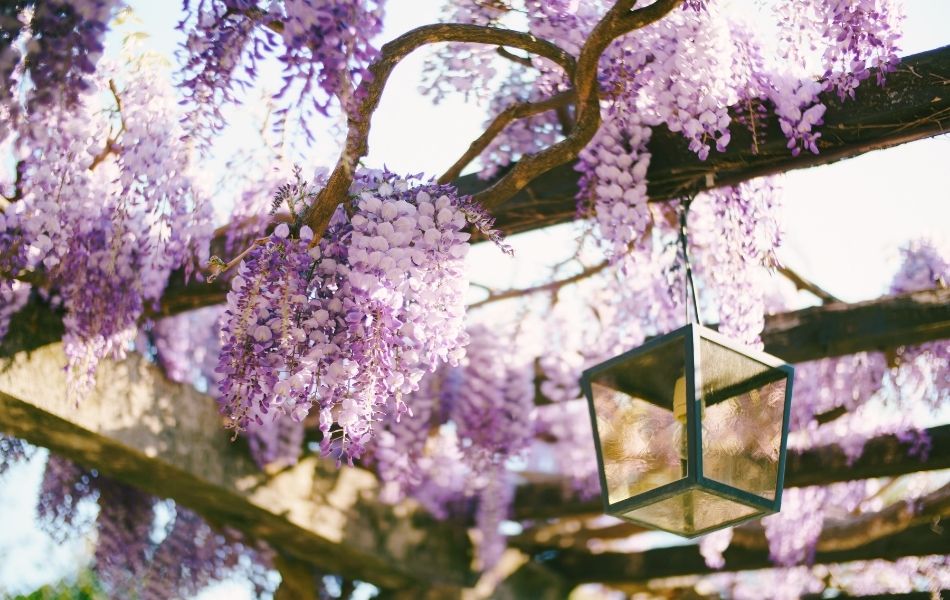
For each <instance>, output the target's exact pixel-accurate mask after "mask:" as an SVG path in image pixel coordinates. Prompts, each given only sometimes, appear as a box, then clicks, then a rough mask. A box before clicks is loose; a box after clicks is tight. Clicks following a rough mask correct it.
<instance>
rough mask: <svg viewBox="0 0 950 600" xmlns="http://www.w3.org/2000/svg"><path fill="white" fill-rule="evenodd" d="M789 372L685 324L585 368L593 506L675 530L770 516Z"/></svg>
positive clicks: (778, 484) (777, 501) (784, 434)
mask: <svg viewBox="0 0 950 600" xmlns="http://www.w3.org/2000/svg"><path fill="white" fill-rule="evenodd" d="M793 375H794V370H793V368H792V367H791V366H790V365H788V364H786V363H785V362H784V361H782V360H781V359H778V358H776V357H774V356H771V355H769V354H765V353H763V352H758V351H756V350H752V349H749V348H746V347H743V346H742V345H740V344H738V343H736V342H735V341H733V340H730V339H729V338H727V337H725V336H723V335H720V334H719V333H717V332H716V331H713V330H711V329H708V328H706V327H703V326H701V325H698V324H696V323H690V324H688V325H686V326H685V327H682V328H680V329H677V330H676V331H673V332H671V333H669V334H666V335H663V336H659V337H657V338H654V339H652V340H650V341H649V342H647V343H646V344H644V345H643V346H640V347H639V348H635V349H633V350H630V351H629V352H626V353H624V354H622V355H620V356H617V357H615V358H612V359H610V360H608V361H606V362H604V363H601V364H599V365H597V366H594V367H592V368H590V369H588V370H586V371H585V372H584V374H583V376H582V378H581V387H582V389H583V391H584V394H585V395H586V396H587V399H588V403H589V406H590V413H591V421H592V422H593V425H594V443H595V446H596V449H597V461H598V466H599V471H600V482H601V495H602V497H603V502H604V512H606V513H607V514H610V515H613V516H616V517H619V518H621V519H625V520H627V521H631V522H634V523H637V524H640V525H644V526H646V527H650V528H654V529H660V530H663V531H668V532H670V533H675V534H677V535H681V536H684V537H696V536H699V535H703V534H706V533H709V532H710V531H714V530H716V529H721V528H723V527H728V526H731V525H735V524H737V523H740V522H742V521H746V520H749V519H753V518H758V517H761V516H763V515H767V514H770V513H774V512H778V510H779V508H780V507H781V502H782V483H783V480H784V475H785V455H786V443H787V439H788V423H789V408H790V405H791V398H792V379H793Z"/></svg>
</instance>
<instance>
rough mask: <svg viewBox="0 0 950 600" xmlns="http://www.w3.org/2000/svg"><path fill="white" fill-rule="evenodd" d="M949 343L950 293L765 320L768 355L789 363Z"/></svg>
mask: <svg viewBox="0 0 950 600" xmlns="http://www.w3.org/2000/svg"><path fill="white" fill-rule="evenodd" d="M946 338H950V288H943V289H934V290H925V291H921V292H913V293H910V294H903V295H900V296H889V297H884V298H878V299H875V300H868V301H866V302H855V303H850V304H849V303H845V302H833V303H829V304H823V305H821V306H815V307H812V308H806V309H804V310H799V311H795V312H790V313H784V314H780V315H772V316H769V317H766V318H765V330H764V331H763V332H762V341H763V342H764V343H765V351H766V352H768V353H769V354H774V355H775V356H779V357H781V358H782V359H783V360H785V361H787V362H790V363H800V362H806V361H809V360H816V359H818V358H827V357H831V356H844V355H847V354H854V353H855V352H866V351H874V350H881V351H883V350H888V349H890V348H895V347H897V346H904V345H908V346H909V345H913V344H920V343H923V342H927V341H931V340H940V339H946Z"/></svg>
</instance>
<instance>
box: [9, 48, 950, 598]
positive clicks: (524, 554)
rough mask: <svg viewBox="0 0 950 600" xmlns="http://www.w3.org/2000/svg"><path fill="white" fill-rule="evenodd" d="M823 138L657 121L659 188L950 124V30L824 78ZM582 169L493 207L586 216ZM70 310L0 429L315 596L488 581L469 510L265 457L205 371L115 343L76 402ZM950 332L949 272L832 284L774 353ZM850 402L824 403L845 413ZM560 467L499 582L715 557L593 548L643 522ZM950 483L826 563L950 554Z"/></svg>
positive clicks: (574, 578) (779, 321)
mask: <svg viewBox="0 0 950 600" xmlns="http://www.w3.org/2000/svg"><path fill="white" fill-rule="evenodd" d="M822 100H823V101H824V102H825V103H826V104H827V105H828V110H827V113H826V114H825V119H824V120H825V124H824V126H823V128H822V130H821V131H822V133H823V136H822V138H821V142H820V144H819V145H820V148H821V154H819V155H811V154H807V153H803V154H802V155H800V156H798V157H792V156H791V155H790V154H789V152H788V150H787V149H786V147H785V141H784V140H785V138H784V136H783V135H782V134H781V132H780V130H779V128H778V124H777V121H775V120H773V121H772V122H770V123H769V127H768V131H767V134H766V140H767V141H766V142H765V143H764V144H762V145H759V146H758V147H757V148H753V144H752V140H751V138H750V137H749V136H748V134H747V133H745V132H744V130H742V128H735V129H736V131H735V132H734V135H733V139H732V142H731V144H730V146H729V149H728V151H727V152H724V153H718V154H717V153H714V154H712V155H710V157H709V159H708V160H706V161H699V160H698V159H697V158H696V157H695V155H694V154H693V153H692V152H690V151H689V150H688V149H687V147H686V142H685V141H684V140H683V139H682V138H681V137H680V136H678V135H676V134H673V133H671V132H668V131H665V130H658V131H655V132H654V135H653V137H652V141H651V143H650V151H651V153H652V155H653V160H652V162H651V166H650V170H649V174H648V177H649V181H650V185H649V192H650V196H651V199H652V200H654V201H663V200H667V199H670V198H674V197H679V196H682V195H683V194H687V193H693V192H697V191H701V190H705V189H710V188H714V187H716V186H721V185H730V184H735V183H738V182H741V181H744V180H747V179H750V178H753V177H758V176H762V175H767V174H771V173H778V172H783V171H788V170H792V169H799V168H805V167H809V166H814V165H820V164H828V163H831V162H834V161H837V160H841V159H845V158H848V157H852V156H856V155H859V154H862V153H865V152H869V151H871V150H875V149H880V148H887V147H891V146H895V145H898V144H902V143H905V142H909V141H913V140H917V139H922V138H926V137H931V136H935V135H939V134H941V133H944V132H947V131H948V130H950V47H944V48H940V49H936V50H932V51H929V52H925V53H922V54H917V55H914V56H911V57H907V58H906V59H905V60H904V61H903V63H902V64H901V65H900V66H899V67H898V68H897V71H896V72H895V73H892V74H891V75H889V77H888V84H887V86H886V87H885V88H878V87H876V86H874V85H873V84H865V85H863V86H861V87H860V88H859V89H858V92H857V98H856V99H855V100H848V101H846V102H841V101H839V100H838V99H837V97H835V96H832V95H826V97H824V98H823V99H822ZM458 183H459V185H460V187H461V188H462V189H463V190H464V191H466V192H474V191H477V190H478V189H481V188H482V187H483V186H485V185H486V183H485V182H480V181H479V180H477V179H476V178H474V177H473V176H465V177H462V178H461V179H460V180H459V181H458ZM576 191H577V175H576V173H575V172H574V171H573V170H572V168H571V167H570V166H565V167H562V168H557V169H554V170H553V171H550V172H549V173H547V174H546V175H544V176H543V177H541V178H539V179H538V180H536V181H535V182H533V183H532V184H530V185H529V186H528V187H527V188H525V189H524V190H523V191H522V192H521V193H520V194H519V195H518V196H517V197H516V198H515V199H513V200H512V201H510V202H508V203H507V204H505V205H504V206H502V207H501V208H500V209H499V210H498V211H496V216H497V219H498V226H499V227H500V228H501V229H502V230H503V231H505V232H507V233H516V232H521V231H527V230H531V229H537V228H541V227H546V226H550V225H553V224H556V223H561V222H565V221H569V220H572V219H574V218H575V216H576V215H575V201H574V195H575V193H576ZM182 281H183V279H182V278H181V277H176V278H175V279H174V280H173V282H172V284H171V285H170V286H169V288H168V290H167V293H166V295H165V297H164V298H163V300H162V304H161V308H160V310H159V311H158V314H166V315H167V314H175V313H178V312H182V311H185V310H190V309H193V308H198V307H201V306H207V305H211V304H215V303H219V302H221V301H223V297H224V289H223V288H222V287H220V286H219V285H210V284H202V283H197V284H196V283H189V284H187V285H186V284H184V283H182ZM826 300H830V299H826ZM61 320H62V315H61V314H59V313H57V312H56V311H54V310H51V309H50V308H49V307H48V306H46V305H45V304H43V303H42V302H40V301H39V300H37V299H36V298H34V299H33V300H31V302H30V303H29V304H28V305H27V307H26V308H25V309H24V310H23V311H22V312H21V313H19V314H18V315H16V316H15V317H14V319H13V322H12V323H11V327H10V335H9V336H8V337H7V339H6V340H5V341H4V342H3V344H2V345H0V356H2V357H5V359H6V361H5V362H7V363H8V364H7V365H6V368H4V369H2V370H0V431H2V432H4V433H7V434H10V435H14V436H16V437H19V438H22V439H24V440H26V441H28V442H30V443H33V444H36V445H40V446H44V447H47V448H49V449H50V450H52V451H54V452H57V453H60V454H62V455H64V456H66V457H68V458H70V459H71V460H74V461H76V462H77V463H79V464H81V465H83V466H85V467H87V468H93V469H96V470H98V471H100V472H102V473H104V474H106V475H109V476H111V477H114V478H116V479H118V480H121V481H123V482H126V483H129V484H131V485H134V486H136V487H139V488H141V489H142V490H145V491H147V492H149V493H151V494H154V495H156V496H159V497H162V498H170V499H173V500H174V501H175V502H178V503H180V504H181V505H183V506H186V507H188V508H191V509H193V510H195V511H196V512H198V513H200V514H201V515H203V516H204V517H205V518H207V519H208V520H209V521H210V522H212V523H216V524H221V525H228V526H230V527H234V528H237V529H239V530H242V531H244V532H246V533H247V534H249V535H250V536H252V537H253V538H257V539H261V540H265V541H267V542H268V543H269V544H270V545H271V546H272V547H273V548H274V549H275V550H276V551H277V552H278V554H279V556H280V560H279V561H278V566H279V568H280V571H281V573H282V576H283V579H284V583H283V584H282V586H281V588H280V591H279V592H278V595H279V596H283V597H287V598H304V599H305V598H308V597H312V594H313V592H312V590H307V589H306V586H305V585H304V584H303V582H304V581H306V580H307V578H308V573H309V571H310V569H311V568H317V569H319V570H320V571H321V572H325V573H339V574H342V575H344V576H345V577H347V578H351V579H358V580H363V581H367V582H370V583H373V584H375V585H377V586H378V587H380V588H381V589H382V590H383V591H384V594H386V595H387V596H388V597H400V598H456V597H460V595H461V594H462V591H463V590H464V589H466V588H469V587H471V586H472V585H474V584H475V582H476V574H475V573H474V572H473V570H472V567H471V563H472V548H471V543H470V541H469V537H468V533H467V528H468V526H469V525H470V523H465V522H459V521H451V520H449V521H438V520H436V519H434V518H433V517H432V516H431V515H429V514H427V513H426V512H425V511H424V510H423V509H422V508H420V507H419V506H418V505H417V504H415V503H413V502H411V501H407V502H404V503H402V504H399V505H396V506H389V505H385V504H382V503H380V502H379V501H378V500H377V497H378V490H379V484H378V481H377V479H376V476H375V475H374V474H373V473H371V472H370V471H367V470H365V469H361V468H352V467H342V468H337V467H336V466H335V465H333V464H332V463H330V462H328V461H325V460H323V459H321V458H319V457H316V456H307V457H305V458H304V459H302V460H301V461H300V462H299V463H298V464H297V465H295V466H293V467H289V468H286V469H283V470H281V471H279V472H276V473H264V472H262V471H261V470H260V469H258V468H257V466H256V465H255V464H254V463H253V461H252V460H251V459H250V456H249V454H248V452H247V449H246V448H245V447H244V446H243V445H242V444H240V443H231V442H229V441H228V434H227V433H226V432H224V431H223V430H222V428H221V423H220V417H219V415H218V412H217V409H216V405H215V402H214V400H213V399H212V398H210V397H209V396H207V395H204V394H201V393H199V392H198V391H196V390H195V389H194V388H192V387H189V386H184V385H179V384H176V383H172V382H170V381H168V380H167V379H166V378H165V377H164V376H163V374H162V373H161V372H160V370H159V369H158V368H157V367H156V366H154V365H152V364H150V363H148V362H147V361H146V360H144V359H143V358H141V357H138V356H135V355H132V356H130V357H129V358H128V359H126V360H124V361H121V362H108V361H106V362H104V363H103V364H102V365H101V366H100V369H99V375H98V385H97V388H96V391H95V393H93V394H92V395H91V396H90V397H89V398H87V399H86V400H84V401H83V402H82V404H80V405H79V406H78V407H77V406H74V405H73V404H72V403H70V402H68V401H67V400H66V379H65V373H64V371H63V368H62V366H63V365H64V364H65V362H66V360H65V356H64V354H63V351H62V347H61V345H60V343H59V342H58V340H59V338H60V337H61V336H62V331H63V329H62V322H61ZM948 337H950V289H947V288H942V289H933V290H927V291H922V292H916V293H911V294H905V295H901V296H895V297H888V298H881V299H877V300H873V301H869V302H861V303H856V304H846V303H841V302H834V301H827V302H826V303H825V304H823V305H821V306H818V307H814V308H809V309H805V310H800V311H795V312H790V313H786V314H781V315H775V316H772V317H770V318H768V319H767V320H766V329H765V332H764V334H763V339H764V341H765V346H766V347H765V349H766V351H767V352H769V353H772V354H776V355H778V356H781V357H783V358H784V359H786V360H787V361H789V362H793V363H794V362H803V361H810V360H816V359H821V358H826V357H832V356H841V355H847V354H853V353H856V352H863V351H885V352H888V351H893V350H894V349H896V348H897V347H900V346H904V345H909V344H919V343H923V342H927V341H932V340H940V339H946V338H948ZM835 416H837V415H835V414H832V415H829V416H828V419H833V418H835ZM928 433H929V434H930V439H931V441H932V447H931V450H930V452H929V454H928V455H927V456H926V458H919V457H913V456H909V455H908V453H907V451H906V450H907V448H906V447H905V446H904V444H903V443H902V442H901V441H899V440H898V439H897V438H896V437H895V436H882V437H879V438H876V439H873V440H871V441H870V442H869V443H868V444H867V446H866V448H865V451H864V454H863V455H862V457H861V458H860V459H858V460H857V461H856V462H854V463H852V464H849V463H848V462H847V459H846V455H845V453H844V451H843V450H842V449H841V448H838V447H837V446H834V445H831V446H826V447H820V448H813V449H810V450H808V451H805V452H801V453H797V454H792V455H791V456H790V458H789V462H788V467H787V476H786V485H788V486H806V485H821V484H828V483H832V482H838V481H847V480H854V479H865V478H872V477H884V476H888V477H893V476H899V475H903V474H908V473H914V472H918V471H927V470H936V469H946V468H948V467H950V425H942V426H939V427H935V428H932V429H930V430H929V431H928ZM562 490H563V485H562V482H559V481H545V482H535V483H530V484H525V485H523V486H521V487H520V488H519V489H518V490H517V494H516V501H515V508H514V515H513V518H514V519H516V520H519V521H522V522H523V523H524V524H525V530H524V532H523V533H522V534H521V535H519V536H516V537H515V538H513V539H512V540H511V547H512V548H513V549H514V550H515V551H516V552H519V553H521V560H519V561H516V563H517V564H518V565H520V566H519V567H518V568H517V570H515V571H514V572H513V573H511V574H510V575H509V576H508V578H507V579H506V580H505V581H503V582H502V584H501V585H500V586H499V587H498V589H497V590H496V592H495V593H496V597H503V598H514V597H532V598H560V597H564V596H565V595H566V594H567V593H568V592H569V591H570V590H571V589H572V588H574V587H576V586H577V585H579V584H581V583H586V582H601V583H607V584H616V585H621V586H637V585H642V584H643V583H645V582H646V581H648V580H652V579H657V578H666V577H683V576H695V575H702V574H706V573H710V572H713V570H712V569H710V568H709V567H707V566H706V564H705V562H704V561H703V559H702V557H701V556H700V554H699V551H698V549H697V547H695V546H685V547H677V548H665V549H656V550H649V551H646V552H640V553H610V552H608V553H600V554H592V553H591V552H590V551H589V550H588V549H587V548H588V543H589V542H591V541H592V540H609V539H616V538H621V537H626V536H629V535H631V534H633V533H635V532H636V529H635V528H634V527H633V526H631V525H613V526H608V527H600V528H594V527H593V526H592V525H590V523H589V521H590V518H591V517H592V516H593V515H596V514H597V513H598V511H599V508H598V507H599V504H598V502H597V501H591V500H585V499H581V498H571V497H565V495H564V493H563V491H562ZM947 516H950V489H948V488H947V487H945V488H942V489H940V490H938V491H936V492H933V493H932V494H930V495H928V496H926V497H925V498H923V499H921V500H920V501H919V502H918V503H917V504H915V506H909V505H905V503H898V504H894V505H892V506H889V507H887V508H885V509H883V510H882V511H881V512H879V513H877V514H871V515H862V516H860V517H855V518H853V519H851V520H843V521H840V522H832V523H829V524H826V527H825V529H824V532H823V534H822V537H821V539H820V540H819V543H818V549H817V553H816V556H815V562H816V563H843V562H849V561H856V560H867V559H895V558H897V557H901V556H924V555H932V554H950V536H948V534H947V532H946V527H945V526H944V527H934V526H932V525H933V523H936V522H939V520H940V519H941V518H945V517H947ZM725 560H726V564H725V567H724V570H726V571H737V570H753V569H765V568H769V567H770V566H771V563H770V561H769V558H768V549H767V545H766V542H765V537H764V533H763V531H762V530H761V527H758V526H755V525H752V526H743V527H741V528H739V529H737V530H736V534H735V537H734V539H733V543H732V545H731V546H730V548H729V549H728V550H727V551H726V552H725Z"/></svg>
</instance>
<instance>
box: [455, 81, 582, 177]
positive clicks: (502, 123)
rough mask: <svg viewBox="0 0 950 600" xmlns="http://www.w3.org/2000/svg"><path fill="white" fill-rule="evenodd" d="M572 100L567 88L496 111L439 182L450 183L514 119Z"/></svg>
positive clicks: (570, 92)
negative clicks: (481, 131) (548, 96)
mask: <svg viewBox="0 0 950 600" xmlns="http://www.w3.org/2000/svg"><path fill="white" fill-rule="evenodd" d="M573 101H574V91H573V90H567V91H564V92H561V93H559V94H555V95H553V96H551V97H550V98H545V99H544V100H539V101H537V102H518V103H516V104H512V105H511V106H509V107H508V108H506V109H505V110H503V111H502V112H500V113H498V116H496V117H495V119H494V120H493V121H492V122H491V124H490V125H489V126H488V128H487V129H485V132H484V133H482V134H481V135H480V136H478V138H477V139H476V140H475V141H474V142H472V143H471V145H470V146H469V147H468V150H466V151H465V154H463V155H462V156H461V157H459V159H458V160H457V161H455V164H453V165H452V166H451V167H449V169H448V170H447V171H446V172H445V173H443V174H442V176H441V177H439V183H443V184H444V183H451V182H452V181H453V180H455V179H456V178H457V177H458V176H459V175H461V174H462V169H464V168H465V167H467V166H468V165H469V163H471V162H472V161H473V160H475V159H476V158H477V157H478V156H479V155H480V154H481V153H482V152H483V151H484V150H485V148H487V147H488V145H489V144H491V142H492V140H493V139H495V137H496V136H497V135H498V134H499V133H501V132H502V130H504V128H505V127H506V126H507V125H508V124H509V123H511V122H512V121H514V120H515V119H523V118H525V117H531V116H534V115H537V114H541V113H543V112H547V111H549V110H557V109H559V108H562V107H565V106H567V105H568V104H570V103H571V102H573Z"/></svg>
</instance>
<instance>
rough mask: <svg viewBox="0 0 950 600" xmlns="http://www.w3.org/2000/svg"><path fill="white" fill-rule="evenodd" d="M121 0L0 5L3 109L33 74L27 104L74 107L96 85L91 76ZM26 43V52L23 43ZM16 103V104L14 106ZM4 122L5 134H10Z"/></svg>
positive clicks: (23, 0) (19, 1) (53, 0)
mask: <svg viewBox="0 0 950 600" xmlns="http://www.w3.org/2000/svg"><path fill="white" fill-rule="evenodd" d="M119 4H120V2H119V0H45V1H35V0H17V1H14V2H5V3H4V6H3V8H2V9H0V19H2V23H0V111H2V107H3V105H5V104H7V103H8V102H12V101H14V99H15V98H16V96H17V95H18V94H17V89H18V85H19V82H20V81H23V80H24V79H25V78H22V77H19V76H18V75H19V74H18V73H17V71H19V70H20V69H22V70H23V71H24V72H25V73H26V74H28V75H29V78H28V80H29V81H30V82H31V86H30V87H29V89H28V90H26V100H27V107H28V109H29V110H31V111H33V110H38V109H43V108H46V107H50V106H74V105H75V104H76V103H77V102H78V101H79V98H80V97H81V96H82V94H84V93H86V92H88V91H90V90H92V89H94V88H95V80H94V77H93V76H92V75H91V74H92V73H93V72H95V70H96V63H97V62H98V61H99V58H100V57H101V56H102V52H103V49H104V44H103V42H104V38H105V34H106V31H107V30H108V23H109V20H110V19H111V18H112V15H113V12H114V10H115V8H116V7H117V6H118V5H119ZM21 44H22V46H23V47H24V48H25V52H24V53H23V54H22V55H21V53H20V51H19V47H20V46H21ZM11 108H13V107H12V106H11ZM4 133H5V132H4V131H3V126H2V125H0V138H2V137H4Z"/></svg>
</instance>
